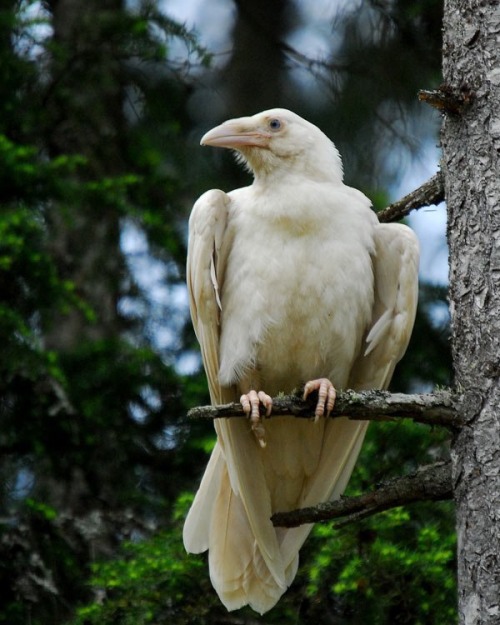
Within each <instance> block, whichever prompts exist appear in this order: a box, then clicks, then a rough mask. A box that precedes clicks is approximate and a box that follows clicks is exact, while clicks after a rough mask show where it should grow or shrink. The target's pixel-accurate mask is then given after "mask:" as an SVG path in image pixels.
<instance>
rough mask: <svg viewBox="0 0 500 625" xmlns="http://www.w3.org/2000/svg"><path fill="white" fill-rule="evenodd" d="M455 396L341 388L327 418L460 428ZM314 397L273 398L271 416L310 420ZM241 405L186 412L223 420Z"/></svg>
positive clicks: (238, 414) (237, 414)
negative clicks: (410, 421)
mask: <svg viewBox="0 0 500 625" xmlns="http://www.w3.org/2000/svg"><path fill="white" fill-rule="evenodd" d="M455 403H456V398H454V397H453V395H452V394H451V392H450V391H436V392H435V393H432V394H430V393H429V394H420V395H418V394H415V395H404V394H403V393H389V392H388V391H360V392H356V391H342V392H339V393H338V395H337V399H336V401H335V408H334V409H333V412H332V414H331V415H330V417H332V418H335V417H349V419H353V420H356V421H364V420H368V421H397V420H400V419H412V420H413V421H416V422H417V423H425V424H427V425H439V426H444V427H449V428H454V427H459V426H460V425H462V421H461V419H460V417H459V415H458V413H457V410H456V409H455ZM315 407H316V401H315V399H314V396H311V397H309V398H308V399H307V400H305V401H304V400H303V399H302V398H301V396H299V395H298V394H294V395H283V396H278V397H274V398H273V412H272V415H271V417H269V418H272V417H278V416H284V415H287V416H293V417H298V418H304V419H310V418H313V417H314V410H315ZM245 416H246V415H245V413H244V412H243V409H242V407H241V405H240V404H238V403H232V404H225V405H222V406H199V407H196V408H192V409H191V410H190V411H189V412H188V417H189V418H190V419H225V418H231V417H245Z"/></svg>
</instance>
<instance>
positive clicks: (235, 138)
mask: <svg viewBox="0 0 500 625" xmlns="http://www.w3.org/2000/svg"><path fill="white" fill-rule="evenodd" d="M270 137H271V135H270V133H269V132H266V131H263V130H259V129H258V128H255V127H253V128H252V122H251V121H250V119H249V118H244V117H243V118H240V119H231V120H229V121H227V122H224V123H223V124H221V125H220V126H216V127H215V128H212V130H209V131H208V132H207V133H206V134H205V135H203V137H202V138H201V141H200V143H201V145H211V146H214V147H217V148H231V149H236V150H237V149H239V148H245V147H254V148H266V147H268V145H269V139H270Z"/></svg>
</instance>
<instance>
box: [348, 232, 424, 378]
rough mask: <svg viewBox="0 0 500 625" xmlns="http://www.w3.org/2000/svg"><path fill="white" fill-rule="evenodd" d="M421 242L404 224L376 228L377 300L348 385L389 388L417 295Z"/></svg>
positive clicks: (411, 319)
mask: <svg viewBox="0 0 500 625" xmlns="http://www.w3.org/2000/svg"><path fill="white" fill-rule="evenodd" d="M418 261H419V245H418V239H417V237H416V235H415V234H414V233H413V231H412V230H410V228H408V227H407V226H405V225H403V224H379V225H378V226H377V227H376V228H375V254H374V259H373V273H374V278H375V301H374V306H373V316H372V324H371V327H370V328H369V331H368V333H367V336H366V348H365V351H364V353H362V354H361V355H360V356H359V358H358V359H357V361H356V362H355V364H354V367H353V369H352V373H351V376H350V378H349V386H350V388H353V389H357V390H362V389H372V388H379V389H384V388H387V386H388V385H389V382H390V380H391V377H392V374H393V372H394V368H395V366H396V364H397V363H398V361H399V360H400V359H401V358H402V357H403V354H404V353H405V350H406V348H407V346H408V342H409V340H410V335H411V331H412V329H413V323H414V321H415V314H416V310H417V299H418Z"/></svg>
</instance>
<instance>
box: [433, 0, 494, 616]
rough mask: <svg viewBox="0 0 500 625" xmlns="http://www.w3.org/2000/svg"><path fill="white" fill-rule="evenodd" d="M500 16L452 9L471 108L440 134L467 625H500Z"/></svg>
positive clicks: (449, 83)
mask: <svg viewBox="0 0 500 625" xmlns="http://www.w3.org/2000/svg"><path fill="white" fill-rule="evenodd" d="M499 33H500V8H499V7H498V4H497V3H496V2H484V1H483V0H446V1H445V10H444V50H443V72H444V80H445V85H446V88H445V89H446V91H447V92H448V93H452V94H455V95H457V96H459V97H461V98H463V97H464V96H465V99H466V100H468V102H469V103H468V105H467V106H465V107H464V108H463V110H462V112H461V113H460V114H449V115H448V116H447V117H446V119H445V122H444V125H443V131H442V144H443V170H444V174H445V180H446V182H445V188H446V197H447V204H448V241H449V247H450V284H451V286H450V307H451V320H452V349H453V358H454V368H455V374H456V384H457V386H458V387H459V388H460V389H461V391H462V392H463V396H464V400H463V405H462V411H463V417H464V418H466V419H467V421H468V425H466V426H465V427H463V428H462V429H461V430H460V433H459V434H458V435H457V436H456V438H455V440H454V441H453V446H452V459H453V465H454V469H453V479H454V484H455V499H456V505H457V531H458V584H459V615H460V623H465V624H467V625H473V624H481V625H486V624H492V623H496V624H498V623H499V622H500V531H499V527H500V452H499V450H500V421H499V414H500V380H499V376H500V121H499V117H498V111H499V110H500V63H499V58H500V55H499V44H498V37H499Z"/></svg>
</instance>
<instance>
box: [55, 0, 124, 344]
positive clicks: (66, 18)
mask: <svg viewBox="0 0 500 625" xmlns="http://www.w3.org/2000/svg"><path fill="white" fill-rule="evenodd" d="M48 5H49V7H50V10H51V11H52V15H53V20H52V25H53V29H54V35H53V55H52V59H51V67H50V69H51V80H52V88H50V89H49V90H48V96H47V98H46V113H47V122H48V123H47V133H48V137H47V144H48V145H49V147H50V153H51V156H59V155H61V154H71V155H81V156H84V157H85V158H86V160H87V165H86V167H85V168H84V170H83V171H79V172H78V173H77V176H78V177H79V178H80V180H81V181H82V182H85V181H88V180H89V179H92V180H100V179H102V178H105V177H112V176H116V175H118V174H119V173H120V172H122V171H123V169H124V168H123V155H124V154H125V153H126V149H125V147H124V145H123V137H124V136H125V133H124V131H123V126H124V123H125V122H124V115H123V103H124V87H123V84H122V77H121V67H120V49H119V47H120V45H122V44H121V40H120V37H119V36H118V35H117V25H118V20H119V18H120V16H121V15H122V11H123V1H122V0H50V2H49V3H48ZM76 199H77V201H76V202H75V203H73V204H72V205H71V206H65V207H61V206H55V207H53V209H52V210H51V213H50V217H51V247H52V251H53V254H54V258H55V259H56V261H57V263H58V266H59V269H60V271H61V274H62V275H63V276H65V277H66V278H68V279H69V280H70V281H71V282H72V283H73V284H74V286H75V289H76V293H77V294H78V295H79V296H81V297H82V298H83V300H84V301H85V302H86V303H87V304H88V305H89V306H90V308H91V309H92V312H93V315H94V317H95V319H94V321H93V322H89V319H88V318H87V317H86V315H85V314H84V313H83V312H82V311H81V310H78V309H76V308H74V309H73V310H70V311H69V312H67V313H65V314H59V313H57V312H56V313H55V314H54V317H53V319H52V324H51V328H49V329H47V332H46V335H45V341H46V345H47V346H48V347H49V348H51V349H56V350H63V351H66V350H71V349H73V348H74V347H75V346H77V345H79V344H80V342H81V340H82V339H83V340H85V339H90V340H103V339H107V338H112V337H116V336H117V335H119V333H120V330H121V329H122V328H121V323H120V318H119V315H118V312H117V302H118V298H119V292H120V286H121V285H120V282H121V279H122V269H123V259H122V255H121V251H120V241H119V237H120V233H119V215H118V214H117V211H116V208H115V207H113V206H109V205H106V203H105V202H103V201H96V199H95V198H94V200H93V201H92V200H91V199H90V196H89V201H88V202H86V201H83V198H76Z"/></svg>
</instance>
